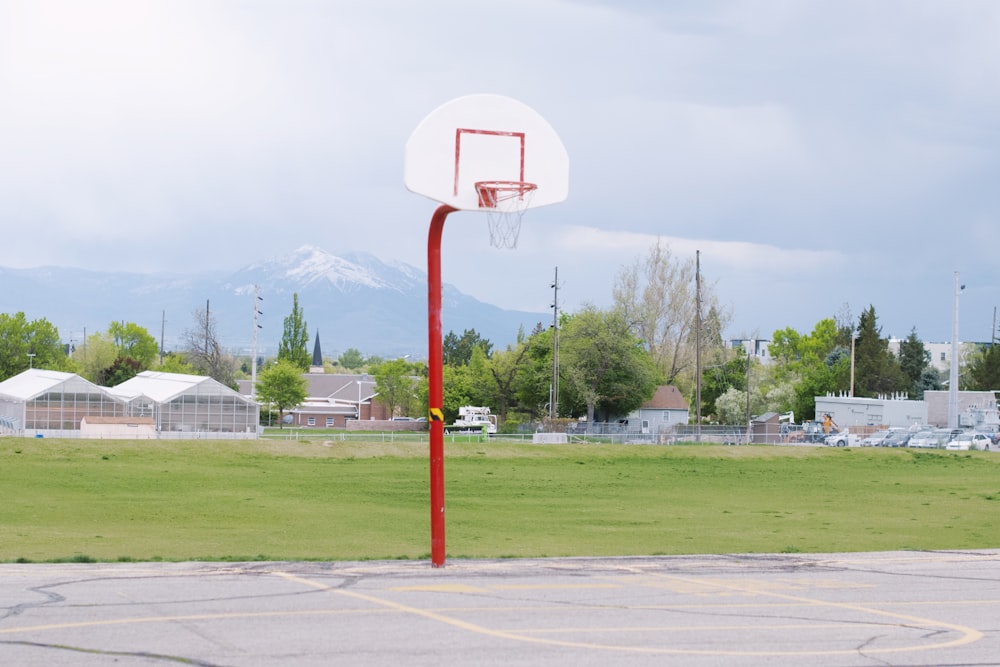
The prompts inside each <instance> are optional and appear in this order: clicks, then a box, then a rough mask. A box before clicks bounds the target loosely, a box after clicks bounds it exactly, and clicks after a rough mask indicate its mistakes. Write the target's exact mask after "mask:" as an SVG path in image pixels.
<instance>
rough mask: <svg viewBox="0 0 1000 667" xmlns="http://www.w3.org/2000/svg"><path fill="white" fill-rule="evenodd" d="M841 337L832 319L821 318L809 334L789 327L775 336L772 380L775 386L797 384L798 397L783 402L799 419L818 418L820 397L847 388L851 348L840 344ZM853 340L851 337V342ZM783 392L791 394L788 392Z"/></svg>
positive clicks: (772, 353) (775, 333)
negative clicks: (817, 411)
mask: <svg viewBox="0 0 1000 667" xmlns="http://www.w3.org/2000/svg"><path fill="white" fill-rule="evenodd" d="M841 338H842V336H841V331H840V329H839V328H838V326H837V323H836V322H835V321H834V320H833V319H832V318H826V319H822V320H820V321H819V322H817V323H816V325H815V326H814V327H813V330H812V332H810V333H808V334H800V333H799V332H797V331H795V330H794V329H792V328H786V329H779V330H778V331H775V332H774V335H773V336H772V337H771V339H772V342H771V345H770V347H769V350H770V353H771V356H772V358H773V359H774V368H773V370H771V371H770V372H771V373H772V374H773V375H772V376H771V377H772V381H773V382H774V384H775V386H778V385H779V384H780V385H784V386H786V387H787V386H788V385H791V386H794V388H795V397H794V399H793V400H791V401H789V400H788V399H787V398H786V399H784V400H783V404H784V406H787V407H788V409H790V410H792V411H793V412H794V413H795V418H796V419H813V418H814V417H815V415H816V397H817V396H823V395H825V394H826V393H828V392H836V391H846V390H847V386H848V384H850V366H851V360H850V350H849V349H845V348H844V347H843V346H842V345H840V343H839V342H840V340H841ZM849 341H850V338H848V344H849ZM783 393H784V394H785V395H786V396H787V391H785V392H783ZM776 411H778V412H787V411H788V410H786V409H781V410H776Z"/></svg>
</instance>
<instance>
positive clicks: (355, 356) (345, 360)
mask: <svg viewBox="0 0 1000 667" xmlns="http://www.w3.org/2000/svg"><path fill="white" fill-rule="evenodd" d="M337 363H338V364H340V365H341V367H342V368H346V369H348V370H352V371H353V370H356V369H358V368H361V367H362V366H364V365H365V357H364V355H363V354H361V350H358V349H357V348H353V347H350V348H348V349H346V350H344V351H343V352H342V353H341V355H340V356H339V357H337Z"/></svg>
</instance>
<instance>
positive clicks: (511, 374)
mask: <svg viewBox="0 0 1000 667" xmlns="http://www.w3.org/2000/svg"><path fill="white" fill-rule="evenodd" d="M529 350H530V344H529V342H528V341H527V340H524V338H523V336H522V335H520V334H519V335H518V340H517V344H516V345H514V346H510V345H508V346H507V348H506V349H504V350H498V351H496V352H494V353H493V356H491V357H490V358H489V359H487V358H486V355H485V354H484V353H483V352H482V350H481V349H478V348H477V355H476V356H480V355H481V356H482V362H481V363H482V367H483V373H484V375H485V376H486V380H485V383H484V384H485V386H484V393H486V394H487V395H489V397H490V398H489V400H488V401H487V403H488V404H489V405H490V406H491V407H492V406H496V408H497V417H498V419H499V421H500V423H503V422H505V421H507V411H508V410H509V409H510V407H511V406H512V405H513V404H514V403H515V402H516V393H517V392H516V386H517V379H518V375H519V374H520V373H521V372H522V371H523V370H524V369H525V368H526V367H527V365H528V364H527V357H528V352H529ZM470 365H471V364H470Z"/></svg>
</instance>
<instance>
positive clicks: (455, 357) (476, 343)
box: [441, 329, 493, 366]
mask: <svg viewBox="0 0 1000 667" xmlns="http://www.w3.org/2000/svg"><path fill="white" fill-rule="evenodd" d="M477 347H478V348H480V349H482V351H483V353H484V354H485V355H486V356H487V357H489V356H490V354H491V353H492V351H493V343H491V342H490V341H488V340H486V339H485V338H483V337H482V336H480V335H479V333H478V332H476V330H475V329H466V330H465V331H464V332H462V336H461V337H458V336H457V335H455V332H454V331H449V332H448V335H447V336H445V337H444V340H442V341H441V355H442V360H443V362H444V363H446V364H451V365H452V366H461V365H463V364H468V363H469V362H470V361H472V350H473V349H474V348H477Z"/></svg>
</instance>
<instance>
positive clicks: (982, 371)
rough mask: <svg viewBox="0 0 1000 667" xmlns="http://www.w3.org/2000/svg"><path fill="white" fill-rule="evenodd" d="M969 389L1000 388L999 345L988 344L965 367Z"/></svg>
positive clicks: (988, 389)
mask: <svg viewBox="0 0 1000 667" xmlns="http://www.w3.org/2000/svg"><path fill="white" fill-rule="evenodd" d="M966 372H967V373H968V376H969V378H970V382H969V384H970V385H971V386H970V387H969V389H972V390H978V391H991V390H995V389H998V388H1000V345H990V346H989V347H987V348H986V349H985V350H982V351H981V352H980V353H979V354H977V355H975V356H974V357H973V358H972V359H971V360H970V363H969V366H968V368H967V369H966Z"/></svg>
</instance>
